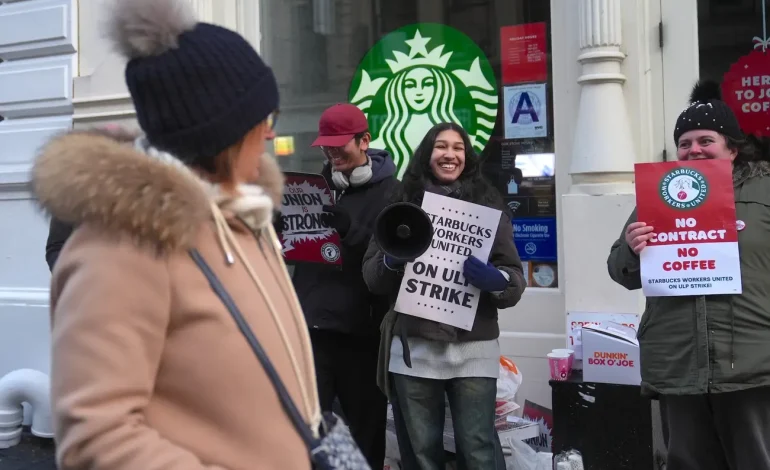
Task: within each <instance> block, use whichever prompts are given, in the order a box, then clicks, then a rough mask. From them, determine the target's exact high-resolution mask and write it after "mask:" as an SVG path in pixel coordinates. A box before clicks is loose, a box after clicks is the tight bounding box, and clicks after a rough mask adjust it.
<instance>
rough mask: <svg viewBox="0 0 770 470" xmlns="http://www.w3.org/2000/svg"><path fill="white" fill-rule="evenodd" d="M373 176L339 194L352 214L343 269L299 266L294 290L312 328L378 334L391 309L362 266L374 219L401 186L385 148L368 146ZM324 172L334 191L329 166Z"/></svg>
mask: <svg viewBox="0 0 770 470" xmlns="http://www.w3.org/2000/svg"><path fill="white" fill-rule="evenodd" d="M368 154H369V158H371V160H372V173H373V176H372V179H371V180H370V181H369V182H368V183H366V184H365V185H363V186H358V187H350V188H348V189H347V190H345V191H341V192H339V191H338V192H337V206H339V207H340V208H343V209H345V210H346V211H347V212H348V214H349V215H350V218H351V221H352V224H351V227H350V230H349V231H348V233H347V234H346V236H345V237H344V238H343V239H342V267H341V268H340V267H333V266H325V265H322V264H300V265H297V266H295V268H294V276H293V281H294V288H295V290H296V291H297V296H298V297H299V301H300V303H301V304H302V310H303V311H304V312H305V318H306V320H307V324H308V327H310V328H311V329H317V330H331V331H335V332H339V333H347V334H353V335H359V336H369V335H371V336H377V335H379V326H380V321H381V320H382V317H384V316H385V313H387V311H388V307H389V303H388V299H387V297H385V296H377V295H373V294H371V293H370V292H369V289H368V288H367V287H366V283H364V278H363V273H362V264H363V259H364V253H366V248H367V247H368V246H369V240H370V239H371V236H372V232H373V229H374V220H375V218H376V217H377V215H378V214H379V213H380V211H382V209H383V208H384V207H385V206H386V205H387V204H388V200H389V198H390V196H391V191H392V189H393V188H394V186H395V185H396V184H397V182H398V180H396V176H395V175H396V166H395V165H394V164H393V160H392V159H391V158H390V155H389V154H388V153H387V152H385V151H383V150H373V149H371V150H369V152H368ZM321 174H322V175H323V176H324V177H325V178H326V180H327V181H328V182H329V186H330V187H331V188H332V190H334V189H335V187H334V184H333V183H332V181H331V170H330V168H329V165H328V164H326V165H324V168H323V171H322V172H321Z"/></svg>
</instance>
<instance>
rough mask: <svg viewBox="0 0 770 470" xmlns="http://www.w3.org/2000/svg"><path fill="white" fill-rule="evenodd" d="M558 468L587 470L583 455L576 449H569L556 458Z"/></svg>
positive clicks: (559, 469) (558, 469)
mask: <svg viewBox="0 0 770 470" xmlns="http://www.w3.org/2000/svg"><path fill="white" fill-rule="evenodd" d="M554 463H555V464H556V470H562V469H563V470H585V466H584V465H583V456H582V455H581V454H580V452H578V451H576V450H569V451H567V452H562V453H561V454H559V455H557V456H556V458H555V459H554Z"/></svg>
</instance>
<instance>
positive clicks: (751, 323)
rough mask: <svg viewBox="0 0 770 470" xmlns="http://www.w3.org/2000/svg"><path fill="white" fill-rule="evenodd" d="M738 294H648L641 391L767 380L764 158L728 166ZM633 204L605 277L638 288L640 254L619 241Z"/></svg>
mask: <svg viewBox="0 0 770 470" xmlns="http://www.w3.org/2000/svg"><path fill="white" fill-rule="evenodd" d="M733 179H734V182H735V201H736V202H735V209H736V215H737V219H738V220H742V221H744V222H745V223H746V227H745V229H744V230H742V231H739V232H738V246H739V249H740V258H741V280H742V284H743V293H742V294H740V295H710V296H687V297H648V298H647V304H646V307H645V310H644V316H643V317H642V321H641V324H640V325H639V332H638V338H639V345H640V353H641V374H642V392H643V393H644V394H645V395H647V396H653V397H654V396H657V395H658V394H664V395H666V394H670V395H695V394H705V393H721V392H732V391H737V390H742V389H747V388H751V387H757V386H763V385H770V164H768V163H767V162H762V163H756V164H752V165H751V167H750V168H748V167H746V166H744V168H742V170H734V175H733ZM635 221H636V209H634V211H633V213H632V214H631V216H630V217H629V219H628V221H627V222H626V225H625V227H623V231H622V232H621V234H620V238H618V240H617V241H616V242H615V243H614V244H613V245H612V249H611V251H610V256H609V258H608V259H607V268H608V270H609V274H610V277H612V279H613V280H614V281H615V282H617V283H618V284H620V285H622V286H624V287H625V288H626V289H629V290H634V289H640V288H641V287H642V285H641V279H640V276H639V257H638V256H637V255H635V254H634V253H633V251H631V248H630V247H629V246H628V244H627V243H626V241H625V231H626V227H628V225H629V224H631V223H632V222H635Z"/></svg>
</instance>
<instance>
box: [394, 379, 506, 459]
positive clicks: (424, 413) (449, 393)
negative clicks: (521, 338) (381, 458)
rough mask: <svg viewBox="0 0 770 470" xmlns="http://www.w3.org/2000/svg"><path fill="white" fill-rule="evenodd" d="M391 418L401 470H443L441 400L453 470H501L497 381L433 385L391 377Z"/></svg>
mask: <svg viewBox="0 0 770 470" xmlns="http://www.w3.org/2000/svg"><path fill="white" fill-rule="evenodd" d="M392 378H393V380H392V383H393V392H394V393H393V400H394V402H395V403H393V414H394V419H395V424H396V435H397V438H398V447H399V451H400V453H401V468H402V469H403V470H444V469H445V460H446V459H445V456H444V455H445V454H444V418H445V416H444V411H445V407H446V404H445V400H444V397H445V394H446V397H447V398H448V399H449V409H450V410H451V411H452V424H453V426H454V432H455V448H456V459H457V468H458V470H505V461H504V457H503V450H502V447H501V446H500V438H499V437H498V436H497V431H495V395H496V393H497V380H496V379H490V378H484V377H470V378H458V379H450V380H433V379H423V378H419V377H409V376H406V375H400V374H392Z"/></svg>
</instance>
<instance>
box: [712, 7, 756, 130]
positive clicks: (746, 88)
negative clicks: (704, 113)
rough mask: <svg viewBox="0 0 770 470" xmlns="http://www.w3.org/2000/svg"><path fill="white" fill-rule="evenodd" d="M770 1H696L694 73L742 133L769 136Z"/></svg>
mask: <svg viewBox="0 0 770 470" xmlns="http://www.w3.org/2000/svg"><path fill="white" fill-rule="evenodd" d="M768 14H770V0H730V1H726V0H699V1H698V45H699V52H700V54H699V63H700V76H701V78H702V79H710V80H714V81H716V82H718V83H721V85H722V97H723V99H724V100H725V102H726V103H727V104H728V105H729V106H730V107H731V108H732V109H733V111H734V112H735V114H736V115H737V117H738V120H739V122H740V124H741V127H742V128H743V130H744V132H748V133H753V134H758V135H765V136H770V32H768V24H767V21H768Z"/></svg>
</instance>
